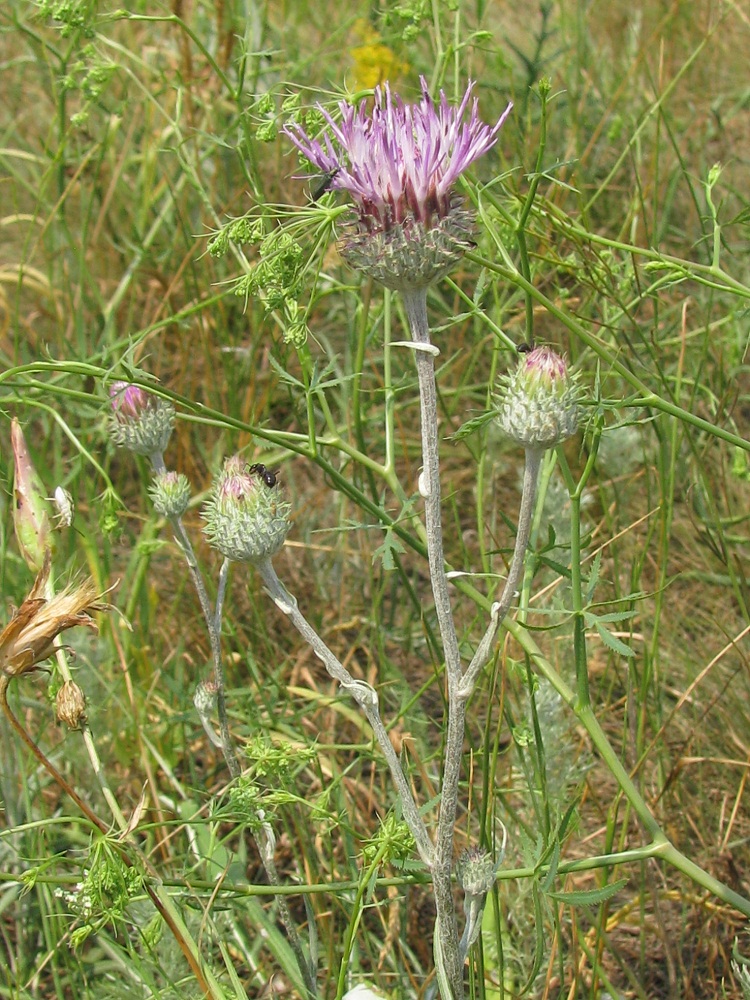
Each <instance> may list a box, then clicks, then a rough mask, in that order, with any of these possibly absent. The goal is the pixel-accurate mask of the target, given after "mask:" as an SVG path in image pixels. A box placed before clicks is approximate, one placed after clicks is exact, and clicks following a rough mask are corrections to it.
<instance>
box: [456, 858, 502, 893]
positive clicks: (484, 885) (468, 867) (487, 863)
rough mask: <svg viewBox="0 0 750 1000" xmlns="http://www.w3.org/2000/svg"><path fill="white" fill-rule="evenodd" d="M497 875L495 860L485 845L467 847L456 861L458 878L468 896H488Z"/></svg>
mask: <svg viewBox="0 0 750 1000" xmlns="http://www.w3.org/2000/svg"><path fill="white" fill-rule="evenodd" d="M495 875H496V871H495V862H494V861H493V860H492V855H491V854H490V852H489V851H486V850H485V849H484V848H483V847H467V848H466V850H464V851H462V852H461V855H460V857H459V859H458V861H457V862H456V878H457V879H458V884H459V885H460V886H461V888H462V889H463V890H464V892H465V893H466V895H467V896H486V895H487V893H488V892H489V891H490V889H491V888H492V886H493V885H494V884H495Z"/></svg>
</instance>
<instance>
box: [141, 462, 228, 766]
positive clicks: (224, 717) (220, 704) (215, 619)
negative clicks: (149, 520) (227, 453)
mask: <svg viewBox="0 0 750 1000" xmlns="http://www.w3.org/2000/svg"><path fill="white" fill-rule="evenodd" d="M150 459H151V465H152V467H153V469H154V472H155V473H156V475H157V476H158V475H160V474H162V473H164V472H166V471H167V467H166V465H165V464H164V456H163V455H162V454H161V453H157V454H154V455H151V456H150ZM169 523H170V525H171V526H172V532H173V534H174V538H175V541H176V542H177V544H178V546H179V547H180V550H181V551H182V554H183V555H184V557H185V562H186V563H187V566H188V570H189V571H190V577H191V579H192V581H193V586H194V587H195V592H196V594H197V595H198V602H199V604H200V606H201V612H202V613H203V618H204V620H205V622H206V628H207V629H208V641H209V645H210V646H211V659H212V662H213V679H214V683H215V685H216V711H217V714H218V716H219V735H220V740H221V752H222V754H223V755H224V760H225V761H226V762H227V767H228V768H229V773H230V774H231V776H232V777H233V778H237V777H238V776H239V774H240V772H241V768H240V764H239V761H238V760H237V753H236V751H235V749H234V744H233V742H232V737H231V734H230V732H229V717H228V714H227V703H226V695H225V693H224V688H225V680H224V661H223V660H222V656H221V607H222V604H223V600H224V594H225V592H226V585H227V574H228V571H229V561H228V560H226V559H225V560H224V564H223V565H222V567H221V572H220V575H219V597H218V600H217V606H216V610H214V609H212V607H211V601H210V599H209V596H208V591H207V590H206V585H205V583H204V582H203V576H202V574H201V571H200V567H199V566H198V560H197V559H196V557H195V551H194V549H193V544H192V542H191V541H190V536H189V535H188V533H187V532H186V531H185V526H184V525H183V523H182V518H179V517H170V518H169ZM201 721H203V720H201ZM204 726H205V722H204Z"/></svg>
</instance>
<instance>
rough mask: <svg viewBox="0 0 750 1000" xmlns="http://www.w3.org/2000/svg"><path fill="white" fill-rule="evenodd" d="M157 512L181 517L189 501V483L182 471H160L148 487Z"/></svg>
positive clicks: (165, 515)
mask: <svg viewBox="0 0 750 1000" xmlns="http://www.w3.org/2000/svg"><path fill="white" fill-rule="evenodd" d="M149 493H150V495H151V499H152V500H153V502H154V508H155V509H156V512H157V514H161V515H162V516H163V517H182V515H183V514H184V513H185V511H186V510H187V509H188V505H189V503H190V483H189V481H188V477H187V476H186V475H185V474H184V473H182V472H160V473H159V474H158V475H157V476H155V477H154V481H153V482H152V484H151V486H150V487H149Z"/></svg>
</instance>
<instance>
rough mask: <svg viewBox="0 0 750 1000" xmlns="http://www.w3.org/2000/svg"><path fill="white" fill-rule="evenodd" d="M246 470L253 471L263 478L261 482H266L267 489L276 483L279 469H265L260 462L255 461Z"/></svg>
mask: <svg viewBox="0 0 750 1000" xmlns="http://www.w3.org/2000/svg"><path fill="white" fill-rule="evenodd" d="M247 471H248V472H254V473H255V474H256V475H257V476H260V478H261V479H262V480H263V482H264V483H265V484H266V486H267V487H268V488H269V490H272V489H273V488H274V486H275V485H276V483H277V479H276V477H277V475H278V472H279V470H278V469H276V470H275V471H273V472H272V471H271V470H270V469H267V468H266V467H265V465H263V464H262V463H261V462H256V463H255V464H254V465H251V466H250V467H249V469H248V470H247Z"/></svg>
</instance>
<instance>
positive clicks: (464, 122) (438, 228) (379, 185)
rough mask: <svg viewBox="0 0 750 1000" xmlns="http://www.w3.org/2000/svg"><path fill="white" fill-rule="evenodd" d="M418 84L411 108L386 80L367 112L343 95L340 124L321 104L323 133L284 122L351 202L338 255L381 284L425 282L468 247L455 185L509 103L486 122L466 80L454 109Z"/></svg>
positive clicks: (492, 136)
mask: <svg viewBox="0 0 750 1000" xmlns="http://www.w3.org/2000/svg"><path fill="white" fill-rule="evenodd" d="M421 86H422V99H421V101H420V102H419V103H418V104H405V103H404V102H403V101H402V100H401V98H400V97H398V96H397V95H396V96H394V95H393V94H392V93H391V88H390V86H389V85H388V84H387V83H385V84H384V85H383V86H382V87H376V88H375V100H374V106H373V108H372V110H368V106H367V102H366V101H362V102H361V104H360V105H359V107H358V108H357V107H355V106H354V105H353V104H350V103H349V102H348V101H342V102H341V103H340V104H339V111H340V113H341V118H340V121H336V120H334V118H333V116H332V115H331V114H330V112H329V111H327V110H326V109H325V108H322V107H321V108H320V111H321V113H322V115H323V117H324V119H325V121H326V124H327V129H326V131H325V132H324V133H323V135H322V137H321V138H316V137H311V136H309V135H308V134H307V133H306V132H305V130H304V129H303V128H302V127H301V126H300V125H298V124H293V125H289V126H287V128H286V134H287V135H288V136H289V138H290V139H291V140H292V142H293V143H294V144H295V146H296V147H297V149H299V151H300V152H301V153H302V154H303V155H304V156H305V157H306V158H307V159H308V160H309V161H310V163H311V164H312V165H313V166H314V167H315V168H316V169H317V170H318V171H320V172H321V173H322V174H324V175H325V176H326V178H327V185H328V188H329V189H330V190H334V191H337V190H338V191H347V192H348V193H349V194H350V195H351V196H352V198H353V199H354V205H355V211H356V222H355V223H354V225H353V226H352V229H351V232H350V233H348V234H347V235H346V237H345V238H344V239H343V240H342V242H341V252H342V254H343V256H344V257H345V259H346V260H348V261H349V263H350V264H351V265H352V267H357V268H360V269H361V270H363V271H365V272H366V273H367V274H369V275H371V276H372V277H373V278H375V279H376V280H378V281H380V282H382V284H384V285H386V286H387V287H388V288H395V289H408V288H424V287H426V286H427V285H429V284H430V282H432V281H435V280H436V279H437V278H439V277H440V276H441V275H443V274H446V273H447V272H448V271H449V270H450V269H451V268H452V267H453V265H454V264H455V263H456V262H457V261H458V260H460V258H461V257H462V256H463V254H464V253H465V252H466V250H467V249H468V248H469V247H470V246H471V243H472V233H473V227H474V221H473V217H472V215H471V214H470V213H469V212H467V211H465V210H464V209H463V207H462V206H461V203H460V200H459V199H458V198H457V197H456V195H455V192H454V187H455V184H456V181H457V180H458V178H459V177H460V176H461V174H462V173H464V171H465V170H466V169H467V168H468V167H469V166H471V164H472V163H473V162H474V161H475V160H477V159H478V158H479V157H480V156H482V155H483V154H484V153H486V152H487V151H488V150H490V149H491V148H492V147H493V146H494V145H495V143H496V142H497V138H498V134H499V132H500V128H501V127H502V125H503V122H504V121H505V120H506V118H507V117H508V115H509V114H510V111H511V108H512V105H511V104H509V105H508V107H507V108H506V109H505V111H504V112H503V114H502V115H501V116H500V118H499V119H498V120H497V122H496V123H495V124H494V125H492V126H490V125H485V124H484V123H483V122H482V121H480V119H479V111H478V102H477V100H476V98H474V100H473V101H471V92H472V88H473V84H471V83H470V84H469V85H468V87H467V89H466V93H465V94H464V97H463V100H462V101H461V103H460V105H459V106H458V107H457V108H455V107H452V106H451V105H450V104H449V103H448V99H447V97H446V96H445V94H444V93H443V92H442V91H441V93H440V103H439V104H438V105H437V106H436V105H435V103H434V102H433V100H432V97H431V96H430V92H429V90H428V87H427V81H426V80H425V78H424V77H422V78H421ZM470 102H471V105H470ZM469 106H470V111H469V114H468V118H467V111H468V110H469Z"/></svg>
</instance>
